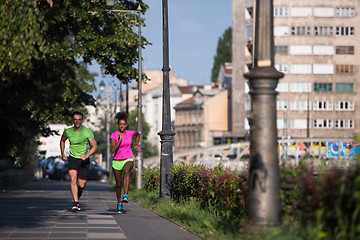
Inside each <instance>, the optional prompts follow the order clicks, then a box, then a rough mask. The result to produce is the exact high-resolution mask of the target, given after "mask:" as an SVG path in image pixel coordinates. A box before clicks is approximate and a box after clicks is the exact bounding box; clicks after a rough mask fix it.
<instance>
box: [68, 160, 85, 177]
mask: <svg viewBox="0 0 360 240" xmlns="http://www.w3.org/2000/svg"><path fill="white" fill-rule="evenodd" d="M89 166H90V159H89V158H88V159H85V160H82V159H79V158H74V157H72V156H69V162H68V169H69V171H70V170H76V172H77V173H78V178H79V179H81V180H86V179H87V171H88V169H89Z"/></svg>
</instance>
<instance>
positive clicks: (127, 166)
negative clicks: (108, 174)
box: [123, 161, 134, 194]
mask: <svg viewBox="0 0 360 240" xmlns="http://www.w3.org/2000/svg"><path fill="white" fill-rule="evenodd" d="M133 167H134V162H133V161H129V162H127V163H125V166H124V168H123V171H124V194H128V191H129V186H130V171H131V169H132V168H133Z"/></svg>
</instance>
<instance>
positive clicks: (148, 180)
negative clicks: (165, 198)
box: [142, 167, 160, 192]
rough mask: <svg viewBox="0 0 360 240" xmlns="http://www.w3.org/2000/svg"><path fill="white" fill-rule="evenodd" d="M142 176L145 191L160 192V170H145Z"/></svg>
mask: <svg viewBox="0 0 360 240" xmlns="http://www.w3.org/2000/svg"><path fill="white" fill-rule="evenodd" d="M142 175H143V184H144V189H145V190H146V191H148V192H159V190H160V168H158V167H155V168H144V170H143V173H142Z"/></svg>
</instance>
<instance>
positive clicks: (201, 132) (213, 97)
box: [174, 89, 228, 151]
mask: <svg viewBox="0 0 360 240" xmlns="http://www.w3.org/2000/svg"><path fill="white" fill-rule="evenodd" d="M227 106H228V91H227V90H221V89H199V90H197V91H196V92H194V95H193V96H192V97H191V98H189V99H186V100H184V101H183V102H181V103H179V104H177V105H176V106H175V111H176V113H175V115H176V117H175V124H174V126H175V128H174V129H175V133H176V135H175V139H174V147H175V151H178V150H183V149H187V148H195V147H209V146H212V145H214V144H215V141H217V139H220V138H222V137H224V136H228V112H227V111H228V107H227Z"/></svg>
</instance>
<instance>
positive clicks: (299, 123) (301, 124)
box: [290, 119, 307, 129]
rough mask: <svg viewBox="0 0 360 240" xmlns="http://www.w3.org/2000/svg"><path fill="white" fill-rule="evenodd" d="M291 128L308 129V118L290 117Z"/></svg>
mask: <svg viewBox="0 0 360 240" xmlns="http://www.w3.org/2000/svg"><path fill="white" fill-rule="evenodd" d="M290 128H292V129H307V119H290Z"/></svg>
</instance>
